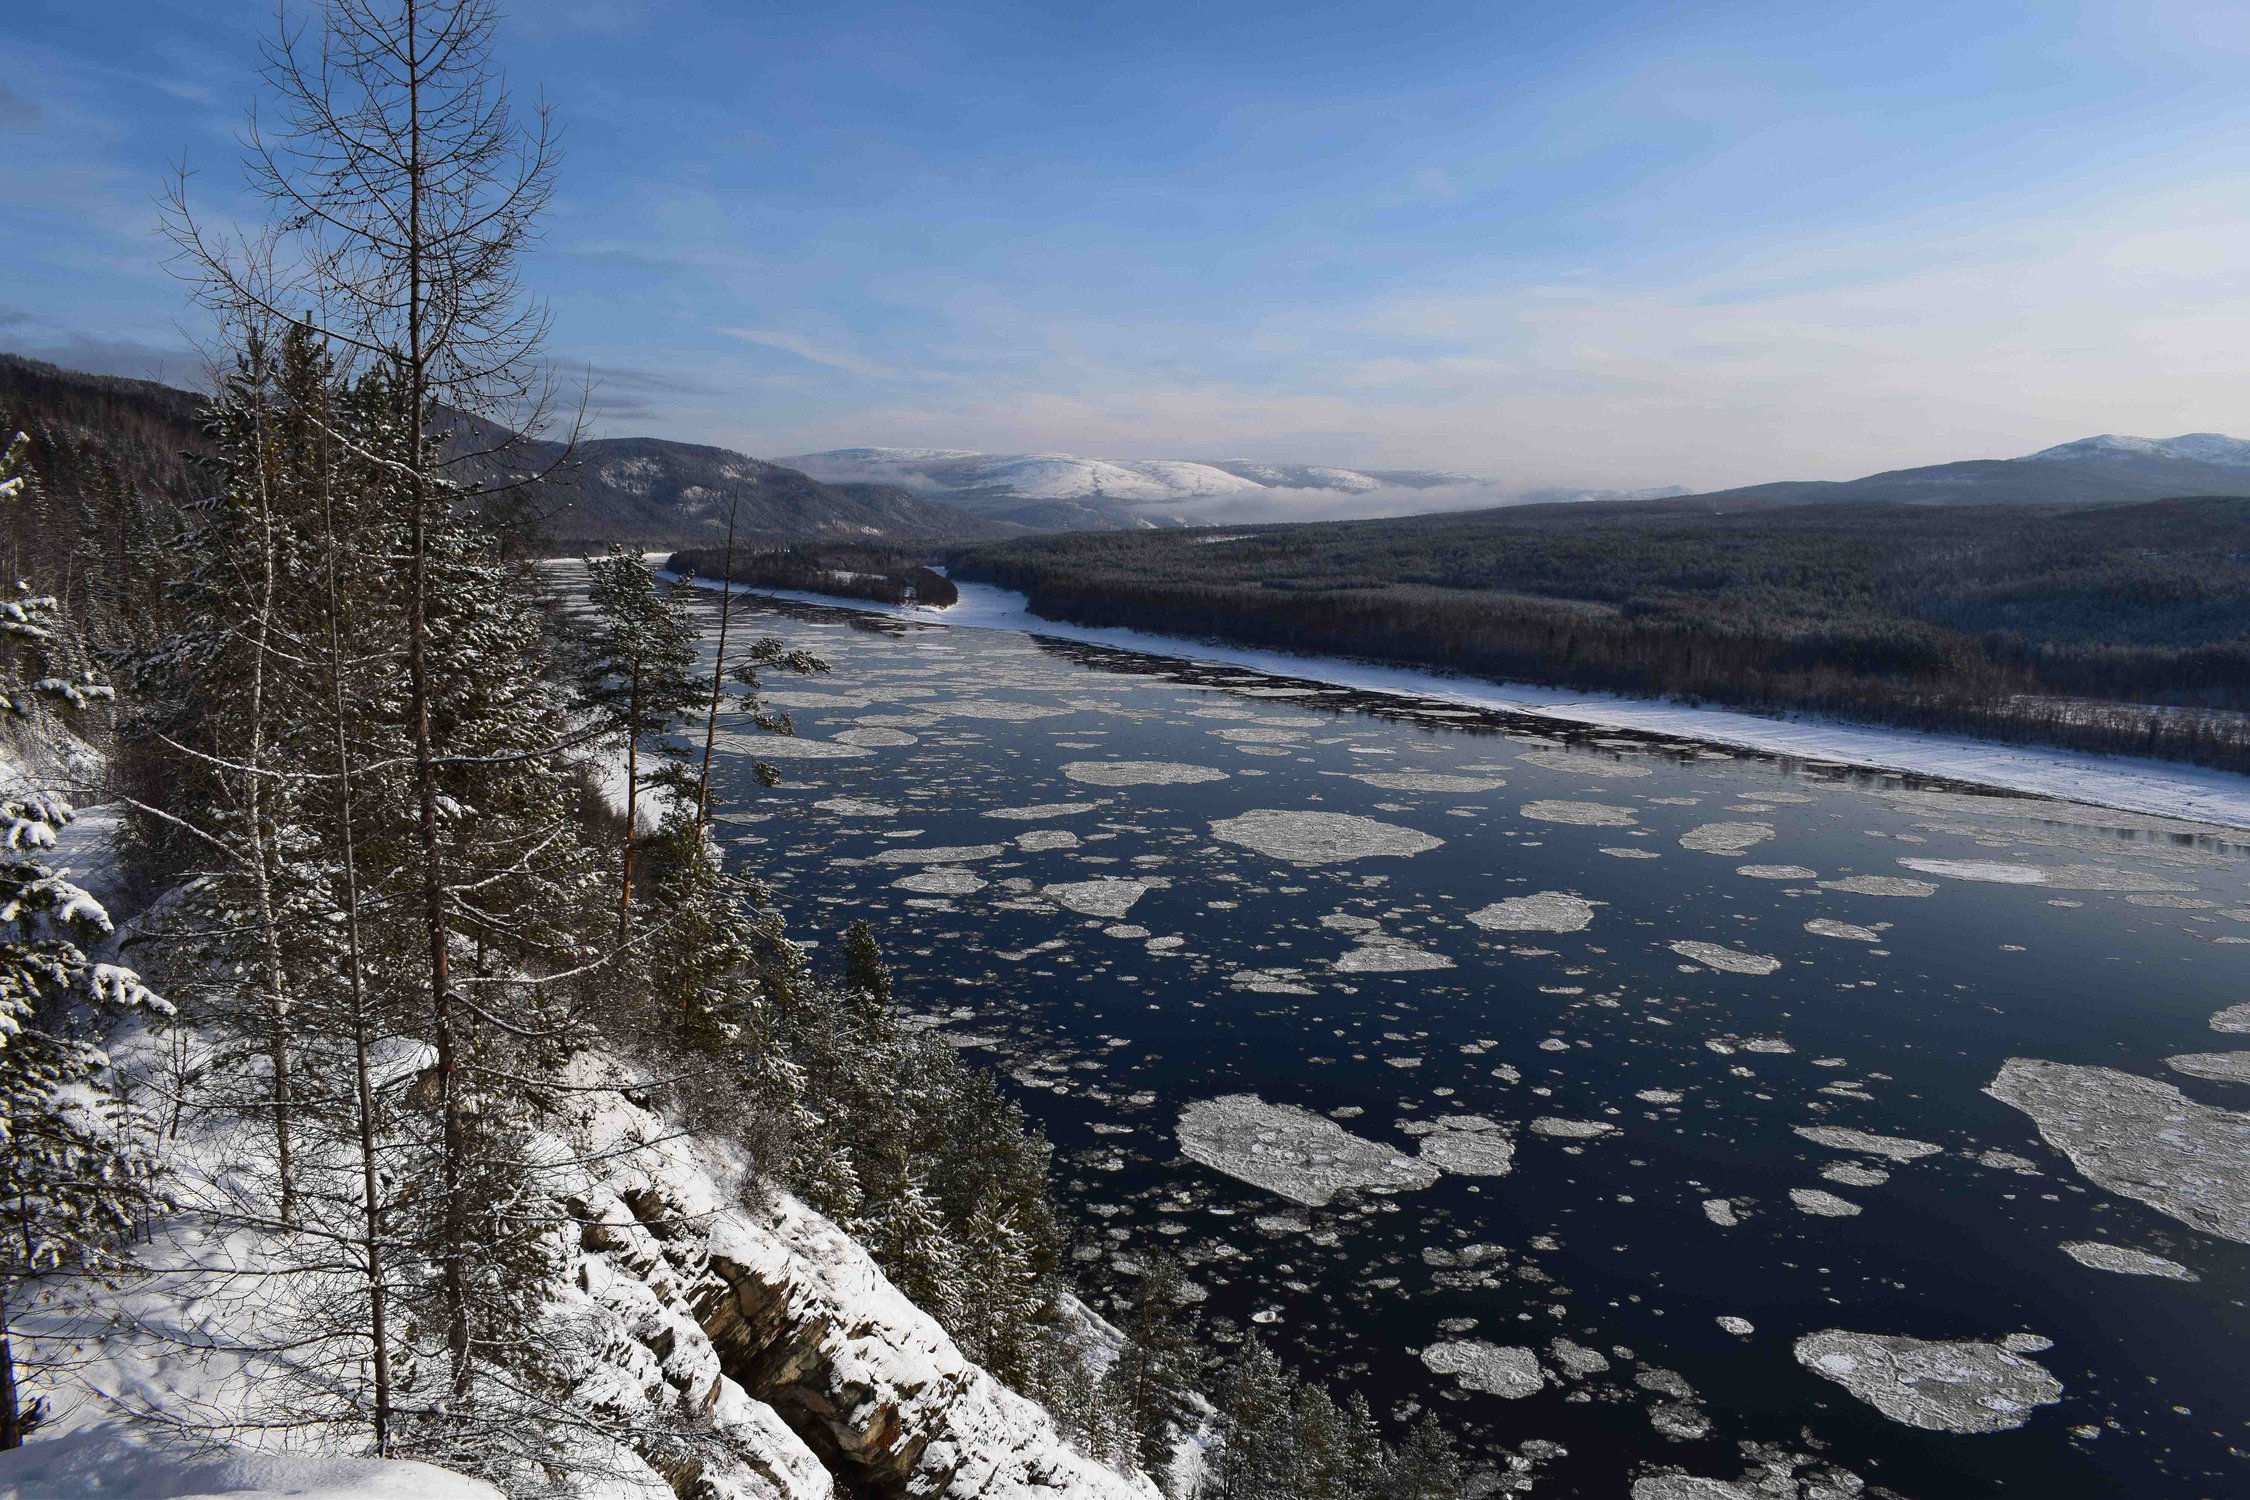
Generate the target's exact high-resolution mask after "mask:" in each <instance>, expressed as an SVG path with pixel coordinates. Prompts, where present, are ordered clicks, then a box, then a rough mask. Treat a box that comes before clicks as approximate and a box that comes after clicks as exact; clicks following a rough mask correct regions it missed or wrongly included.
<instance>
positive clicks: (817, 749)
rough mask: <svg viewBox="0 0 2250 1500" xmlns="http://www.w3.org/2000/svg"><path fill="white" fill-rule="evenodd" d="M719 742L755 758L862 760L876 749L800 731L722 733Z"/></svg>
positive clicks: (732, 749)
mask: <svg viewBox="0 0 2250 1500" xmlns="http://www.w3.org/2000/svg"><path fill="white" fill-rule="evenodd" d="M719 739H720V742H721V743H722V744H724V746H725V747H726V748H727V749H728V750H731V751H735V752H737V753H739V754H743V755H747V756H749V757H750V758H751V759H752V760H859V759H862V758H863V757H865V756H867V755H870V754H872V753H873V752H872V751H870V750H868V749H866V748H865V747H863V746H860V745H840V744H838V743H836V741H834V740H815V739H808V738H806V737H805V736H804V735H801V734H757V735H751V734H722V735H720V736H719Z"/></svg>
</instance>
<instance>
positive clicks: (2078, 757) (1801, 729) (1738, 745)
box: [667, 575, 2250, 828]
mask: <svg viewBox="0 0 2250 1500" xmlns="http://www.w3.org/2000/svg"><path fill="white" fill-rule="evenodd" d="M667 576H670V575H667ZM696 582H697V584H698V585H699V586H700V587H704V588H716V587H717V585H716V584H715V583H713V582H710V581H709V580H705V579H698V580H696ZM732 587H733V588H734V590H735V591H736V592H738V593H745V594H760V595H764V596H767V597H771V598H779V599H794V600H797V601H799V602H801V603H806V604H826V605H832V606H834V607H836V608H839V609H857V610H864V611H867V612H869V613H873V614H881V615H889V616H891V617H892V618H894V619H904V620H914V621H918V622H920V623H922V624H926V625H950V626H957V627H967V628H971V629H983V630H1016V631H1022V632H1024V633H1026V634H1030V635H1044V636H1051V637H1054V638H1055V639H1058V640H1066V641H1080V642H1084V643H1085V644H1087V645H1092V646H1113V647H1116V648H1117V649H1118V650H1121V651H1136V652H1140V653H1142V654H1144V655H1148V656H1167V657H1172V658H1174V659H1176V660H1180V661H1192V662H1200V663H1204V664H1207V665H1210V666H1221V667H1237V668H1244V669H1247V670H1250V671H1254V672H1271V673H1273V674H1274V675H1276V676H1281V677H1295V678H1300V679H1302V680H1304V681H1307V682H1324V683H1328V684H1330V685H1331V686H1334V687H1342V688H1350V689H1352V690H1354V691H1356V692H1364V693H1382V694H1387V695H1389V696H1392V697H1399V698H1409V699H1417V700H1422V701H1427V702H1431V703H1444V704H1450V705H1458V706H1461V707H1466V708H1489V709H1496V710H1500V711H1503V712H1507V713H1519V714H1526V715H1529V716H1531V717H1533V718H1542V719H1553V720H1556V721H1558V722H1562V723H1571V724H1585V725H1591V726H1595V727H1598V728H1602V729H1618V730H1627V731H1637V732H1640V733H1644V734H1661V735H1669V736H1672V737H1675V738H1678V739H1686V740H1700V741H1703V742H1704V743H1707V744H1713V745H1726V746H1729V747H1732V748H1735V749H1742V750H1755V751H1758V752H1760V753H1763V754H1767V755H1785V756H1794V757H1798V758H1801V759H1805V760H1818V761H1833V762H1837V763H1840V764H1844V765H1853V766H1866V767H1869V768H1871V769H1875V770H1884V771H1898V772H1903V773H1905V774H1908V775H1914V776H1931V777H1939V778H1943V779H1946V780H1951V781H1960V782H1965V783H1968V784H1970V785H1974V786H1987V787H1994V788H1997V789H1999V790H2001V791H2010V792H2027V793H2030V794H2032V795H2035V796H2042V797H2059V798H2061V799H2063V800H2064V801H2067V802H2083V803H2087V804H2090V805H2092V806H2095V807H2112V808H2118V809H2120V810H2123V811H2126V812H2138V813H2153V814H2156V815H2157V816H2160V817H2172V818H2186V819H2190V820H2192V821H2195V822H2200V823H2215V824H2219V825H2221V826H2224V827H2229V828H2250V777H2243V776H2237V775H2234V774H2232V773H2230V772H2226V771H2216V770H2209V769H2206V768H2204V767H2200V766H2189V765H2181V764H2179V763H2177V762H2173V761H2160V760H2141V759H2135V758H2133V757H2130V756H2108V755H2091V754H2086V753H2084V752H2080V751H2073V750H2047V749H2041V748H2040V747H2038V746H2036V745H2009V744H2002V743H1999V742H1997V741H1993V740H1979V739H1972V738H1970V737H1968V736H1966V735H1956V734H1925V733H1922V732H1920V731H1917V730H1912V729H1894V728H1887V727H1884V726H1881V725H1869V724H1852V723H1845V722H1842V721H1839V720H1835V719H1826V718H1821V717H1818V716H1815V715H1799V716H1794V717H1789V718H1767V717H1765V716H1762V715H1759V714H1754V713H1748V712H1744V711H1742V710H1740V709H1730V708H1710V707H1703V706H1694V705H1689V704H1684V703H1677V702H1671V701H1667V700H1664V699H1654V698H1625V697H1619V696H1616V695H1613V694H1608V693H1585V692H1573V691H1571V690H1569V689H1567V688H1547V687H1535V686H1533V685H1531V684H1529V683H1498V682H1482V681H1479V680H1477V679H1475V678H1469V677H1451V676H1447V675H1445V674H1443V673H1439V672H1424V671H1418V670H1416V669H1414V668H1411V667H1386V666H1381V665H1377V664H1375V663H1372V662H1362V661H1352V660H1349V659H1346V658H1342V657H1331V656H1292V655H1290V654H1289V653H1287V652H1283V651H1264V650H1259V649H1258V648H1256V647H1251V646H1233V645H1228V644H1225V643H1223V642H1219V641H1208V640H1191V639H1188V638H1185V637H1181V636H1165V635H1153V634H1150V633H1147V632H1144V631H1139V630H1126V629H1121V628H1111V627H1104V626H1091V625H1073V624H1069V623H1067V622H1065V621H1060V620H1043V619H1041V618H1039V617H1038V616H1037V615H1034V614H1033V613H1031V611H1030V609H1029V608H1028V607H1027V605H1026V603H1025V600H1024V596H1023V595H1021V594H1018V593H1016V592H1014V591H1013V590H1010V589H1002V588H994V587H992V586H991V585H989V584H979V583H963V584H961V585H960V586H959V587H960V590H961V602H960V603H958V604H955V605H952V606H950V607H948V608H944V609H937V608H933V607H931V606H928V605H916V604H898V605H893V604H875V603H870V602H869V601H867V600H865V599H846V598H840V597H836V596H833V595H827V594H810V593H805V592H803V591H801V590H795V589H766V588H758V587H756V586H754V585H750V584H734V585H732Z"/></svg>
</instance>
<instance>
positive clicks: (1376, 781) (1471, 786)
mask: <svg viewBox="0 0 2250 1500" xmlns="http://www.w3.org/2000/svg"><path fill="white" fill-rule="evenodd" d="M1352 780H1354V781H1363V782H1365V783H1367V785H1369V786H1371V787H1378V788H1380V789H1382V790H1383V791H1386V792H1490V791H1496V790H1498V789H1499V788H1501V787H1504V786H1506V785H1507V784H1508V783H1507V782H1505V781H1502V780H1501V779H1500V778H1499V777H1497V776H1447V775H1442V774H1440V773H1438V772H1435V771H1367V772H1362V773H1360V774H1357V775H1354V776H1353V777H1352Z"/></svg>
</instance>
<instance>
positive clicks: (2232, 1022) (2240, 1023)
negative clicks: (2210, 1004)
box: [2211, 1001, 2250, 1032]
mask: <svg viewBox="0 0 2250 1500" xmlns="http://www.w3.org/2000/svg"><path fill="white" fill-rule="evenodd" d="M2211 1029H2212V1030H2213V1031H2230V1032H2250V1001H2246V1002H2245V1003H2243V1004H2241V1005H2230V1006H2228V1007H2227V1008H2226V1009H2225V1010H2222V1011H2220V1012H2219V1013H2218V1014H2217V1015H2215V1016H2213V1017H2212V1018H2211Z"/></svg>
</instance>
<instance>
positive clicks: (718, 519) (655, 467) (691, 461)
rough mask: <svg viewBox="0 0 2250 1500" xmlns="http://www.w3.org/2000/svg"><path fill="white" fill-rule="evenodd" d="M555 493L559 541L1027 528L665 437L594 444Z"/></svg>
mask: <svg viewBox="0 0 2250 1500" xmlns="http://www.w3.org/2000/svg"><path fill="white" fill-rule="evenodd" d="M561 454H562V449H561V448H560V446H559V445H556V444H552V443H537V442H534V443H526V444H521V445H519V446H518V448H517V449H516V450H515V451H513V452H511V453H510V455H509V458H508V462H509V463H510V465H511V466H513V467H517V468H521V469H527V470H532V471H536V470H538V469H540V468H543V467H545V466H547V465H550V464H553V463H554V462H555V461H556V460H557V459H559V458H560V457H561ZM572 459H573V462H572V465H571V467H570V468H568V469H566V470H564V471H562V472H561V473H560V474H559V475H558V477H557V478H556V479H555V480H554V481H552V482H551V483H550V484H549V486H548V490H549V494H548V497H547V500H548V503H547V520H546V528H545V529H546V531H547V532H548V534H549V535H551V536H553V537H554V538H555V539H556V540H557V541H558V542H563V543H586V542H595V541H602V540H608V539H612V538H615V539H620V540H626V541H635V542H644V541H645V542H667V543H674V544H680V545H692V544H694V543H697V542H710V541H715V540H717V539H718V538H719V537H721V536H723V535H724V534H725V532H726V524H727V508H728V505H729V503H730V502H732V501H739V502H740V503H741V509H740V511H739V512H738V515H737V533H738V535H739V536H741V537H744V538H750V539H766V540H780V541H890V542H961V541H983V540H990V539H995V538H1000V537H1007V536H1015V535H1019V534H1021V532H1022V531H1023V530H1024V528H1022V527H1019V526H1013V525H1009V524H1007V523H1006V522H998V521H992V520H988V519H984V518H980V517H977V516H973V515H970V514H969V513H968V512H967V511H964V510H960V509H957V508H955V507H954V506H951V505H947V504H944V503H943V502H941V501H938V500H933V499H929V498H926V497H924V496H922V495H918V494H916V493H914V492H913V491H912V490H909V489H905V488H902V487H900V486H898V485H894V484H859V483H851V484H824V483H822V482H821V481H819V480H817V479H814V478H812V477H810V476H809V475H806V474H803V473H801V472H799V471H798V470H796V469H792V468H787V467H785V466H783V465H781V464H773V463H766V462H763V461H762V460H759V459H755V458H751V457H749V456H748V455H747V454H742V453H737V452H735V451H733V450H732V449H730V448H712V447H705V446H703V445H701V444H698V443H675V442H671V441H669V440H666V439H663V438H594V439H590V440H588V441H586V442H582V443H580V444H579V445H578V448H577V451H576V453H575V454H574V455H572Z"/></svg>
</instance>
